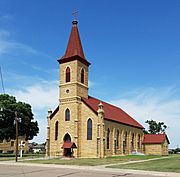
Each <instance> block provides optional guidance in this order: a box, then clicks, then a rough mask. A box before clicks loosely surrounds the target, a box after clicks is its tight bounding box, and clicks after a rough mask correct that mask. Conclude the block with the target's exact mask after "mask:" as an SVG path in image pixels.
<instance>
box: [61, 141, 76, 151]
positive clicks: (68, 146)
mask: <svg viewBox="0 0 180 177" xmlns="http://www.w3.org/2000/svg"><path fill="white" fill-rule="evenodd" d="M62 148H64V149H65V148H77V146H76V144H75V143H73V142H70V141H66V142H64V144H63V146H62Z"/></svg>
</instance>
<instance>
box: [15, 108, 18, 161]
mask: <svg viewBox="0 0 180 177" xmlns="http://www.w3.org/2000/svg"><path fill="white" fill-rule="evenodd" d="M15 123H16V162H17V161H18V117H17V111H15Z"/></svg>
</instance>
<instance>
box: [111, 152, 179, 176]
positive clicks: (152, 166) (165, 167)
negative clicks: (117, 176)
mask: <svg viewBox="0 0 180 177" xmlns="http://www.w3.org/2000/svg"><path fill="white" fill-rule="evenodd" d="M108 168H121V169H135V170H148V171H160V172H178V173H180V155H171V156H170V158H167V159H159V160H153V161H148V162H139V163H133V164H119V165H113V166H108Z"/></svg>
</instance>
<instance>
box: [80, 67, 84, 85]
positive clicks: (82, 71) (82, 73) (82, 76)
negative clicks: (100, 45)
mask: <svg viewBox="0 0 180 177" xmlns="http://www.w3.org/2000/svg"><path fill="white" fill-rule="evenodd" d="M81 83H83V84H84V69H82V70H81Z"/></svg>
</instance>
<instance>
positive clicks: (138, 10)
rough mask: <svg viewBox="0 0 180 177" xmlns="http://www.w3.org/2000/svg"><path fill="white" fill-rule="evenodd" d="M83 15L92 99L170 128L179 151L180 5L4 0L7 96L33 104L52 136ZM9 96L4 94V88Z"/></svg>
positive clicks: (0, 52) (1, 36) (0, 13)
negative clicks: (68, 56) (51, 119)
mask: <svg viewBox="0 0 180 177" xmlns="http://www.w3.org/2000/svg"><path fill="white" fill-rule="evenodd" d="M75 8H76V9H78V10H79V13H78V22H79V23H78V27H79V31H80V36H81V40H82V44H83V49H84V53H85V56H86V58H87V59H88V60H89V61H90V62H91V63H92V64H91V66H90V70H89V71H90V72H89V83H90V89H89V94H90V95H92V96H95V97H98V98H100V99H103V100H105V101H108V102H111V103H113V104H116V105H118V106H120V107H121V108H123V109H124V110H125V111H127V112H128V113H129V114H130V115H131V116H133V117H134V118H136V119H137V120H138V121H139V122H140V123H141V124H143V125H144V126H146V125H145V123H144V122H145V121H146V120H147V119H154V120H157V121H164V122H165V123H166V124H167V125H168V130H167V133H168V136H169V139H170V142H171V147H177V145H179V146H180V134H179V132H178V129H179V128H180V79H179V76H180V23H179V19H180V1H178V0H177V1H176V0H174V1H169V0H158V1H156V0H149V1H144V0H137V1H133V0H126V1H125V0H124V1H123V0H120V1H118V0H116V1H110V0H99V1H95V0H91V1H83V0H79V1H65V0H62V1H58V0H53V1H44V0H38V1H37V0H31V1H24V0H0V65H1V67H2V72H3V78H4V85H5V91H6V93H9V94H13V95H14V96H16V97H17V99H18V100H21V101H25V102H28V103H30V104H31V105H32V106H33V112H34V114H35V118H36V119H37V120H38V122H39V124H40V134H39V136H38V137H36V138H35V139H34V141H38V142H44V141H45V138H46V128H45V127H46V114H47V109H48V108H52V109H54V108H55V107H56V105H57V104H58V82H59V65H58V62H57V61H56V60H57V59H58V58H60V57H61V56H63V55H64V53H65V49H66V46H67V41H68V38H69V34H70V31H71V22H72V20H73V16H72V11H73V10H74V9H75ZM0 91H1V92H2V91H3V90H2V88H1V87H0Z"/></svg>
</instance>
